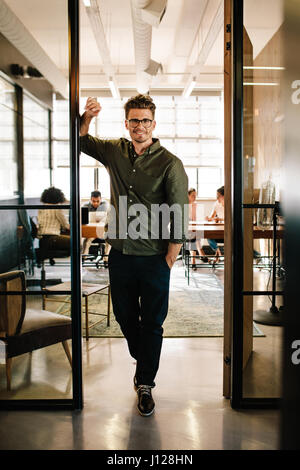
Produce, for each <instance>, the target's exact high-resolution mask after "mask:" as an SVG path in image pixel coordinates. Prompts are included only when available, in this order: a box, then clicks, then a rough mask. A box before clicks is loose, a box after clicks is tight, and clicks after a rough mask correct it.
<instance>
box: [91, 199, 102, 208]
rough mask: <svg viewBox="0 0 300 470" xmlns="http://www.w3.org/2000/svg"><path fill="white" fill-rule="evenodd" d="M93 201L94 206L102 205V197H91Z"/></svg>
mask: <svg viewBox="0 0 300 470" xmlns="http://www.w3.org/2000/svg"><path fill="white" fill-rule="evenodd" d="M91 203H92V206H93V207H94V208H95V209H97V207H99V206H100V203H101V197H91Z"/></svg>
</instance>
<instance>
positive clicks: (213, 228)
mask: <svg viewBox="0 0 300 470" xmlns="http://www.w3.org/2000/svg"><path fill="white" fill-rule="evenodd" d="M189 230H194V231H195V232H196V231H197V232H201V238H212V239H215V240H220V239H224V224H210V223H207V224H193V223H192V224H189ZM276 232H277V233H276V235H277V236H276V238H283V236H284V226H282V225H280V226H279V227H277V228H276ZM253 238H255V239H261V238H266V239H272V238H273V229H269V230H262V229H261V228H259V227H256V226H254V227H253Z"/></svg>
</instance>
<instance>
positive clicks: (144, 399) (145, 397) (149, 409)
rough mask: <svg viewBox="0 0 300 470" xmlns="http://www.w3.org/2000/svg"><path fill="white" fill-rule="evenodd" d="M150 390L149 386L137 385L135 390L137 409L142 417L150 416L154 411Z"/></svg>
mask: <svg viewBox="0 0 300 470" xmlns="http://www.w3.org/2000/svg"><path fill="white" fill-rule="evenodd" d="M151 388H152V387H150V385H139V386H138V389H137V394H138V405H137V408H138V411H139V413H140V414H141V415H142V416H150V415H152V413H153V411H154V407H155V403H154V400H153V398H152V393H151Z"/></svg>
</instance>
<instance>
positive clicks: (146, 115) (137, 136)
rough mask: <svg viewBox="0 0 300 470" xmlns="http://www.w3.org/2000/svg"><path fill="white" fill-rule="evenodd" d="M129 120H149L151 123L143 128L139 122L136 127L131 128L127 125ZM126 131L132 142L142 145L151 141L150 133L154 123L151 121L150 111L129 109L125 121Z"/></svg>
mask: <svg viewBox="0 0 300 470" xmlns="http://www.w3.org/2000/svg"><path fill="white" fill-rule="evenodd" d="M130 119H139V120H141V119H150V120H151V121H152V123H151V125H150V127H148V128H147V127H145V126H143V124H142V123H141V122H140V123H139V124H138V125H137V126H136V127H132V126H131V125H130V123H129V121H130ZM125 126H126V129H127V130H128V131H129V134H130V137H131V139H132V141H135V142H137V143H140V144H142V143H144V142H147V141H148V140H152V132H153V131H154V129H155V126H156V122H155V121H154V120H153V115H152V111H150V109H139V108H137V109H130V110H129V113H128V117H127V120H126V121H125Z"/></svg>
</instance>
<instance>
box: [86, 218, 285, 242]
mask: <svg viewBox="0 0 300 470" xmlns="http://www.w3.org/2000/svg"><path fill="white" fill-rule="evenodd" d="M189 230H193V231H195V232H196V231H197V232H201V238H212V239H215V240H221V239H224V224H216V223H212V222H203V223H201V224H197V223H189ZM283 236H284V226H282V225H280V226H279V227H277V238H283ZM82 237H83V238H104V224H103V223H99V224H96V223H94V224H87V225H82ZM253 238H255V239H261V238H266V239H272V238H273V229H269V230H262V229H261V228H259V227H256V226H254V227H253Z"/></svg>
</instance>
